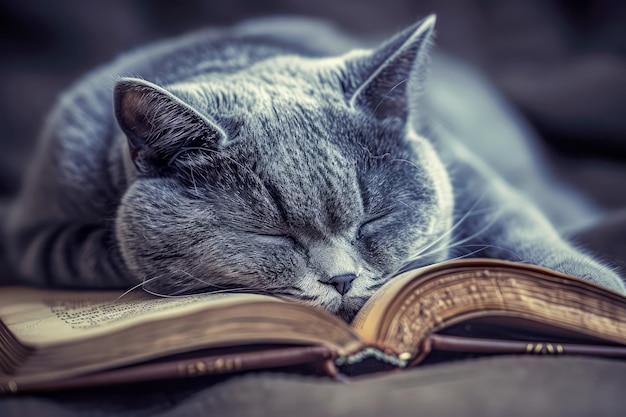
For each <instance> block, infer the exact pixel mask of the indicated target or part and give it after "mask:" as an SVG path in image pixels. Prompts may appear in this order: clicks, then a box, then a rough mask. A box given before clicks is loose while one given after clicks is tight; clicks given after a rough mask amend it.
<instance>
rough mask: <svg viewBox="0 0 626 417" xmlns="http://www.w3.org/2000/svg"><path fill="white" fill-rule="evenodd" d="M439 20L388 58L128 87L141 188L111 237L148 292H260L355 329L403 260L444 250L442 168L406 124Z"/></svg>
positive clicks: (277, 64) (122, 96)
mask: <svg viewBox="0 0 626 417" xmlns="http://www.w3.org/2000/svg"><path fill="white" fill-rule="evenodd" d="M433 24H434V17H430V18H427V19H425V20H424V21H422V22H420V23H418V24H416V25H415V26H413V27H411V28H409V29H408V30H406V31H404V32H402V33H400V34H399V35H397V36H396V37H394V38H393V39H391V40H390V41H389V42H387V43H386V44H384V45H382V46H381V47H380V48H378V49H376V50H372V51H366V50H359V51H353V52H350V53H348V54H346V55H343V56H340V57H334V58H323V59H320V58H315V59H314V58H300V57H293V56H289V57H276V58H270V59H267V60H265V61H262V62H260V63H257V64H255V65H253V66H251V67H249V68H247V69H245V70H242V71H239V72H235V73H229V74H212V75H210V76H200V77H197V78H195V79H192V80H187V81H185V82H182V83H177V84H172V85H167V86H164V87H157V86H156V85H153V84H151V83H149V82H146V81H142V80H137V79H123V80H120V81H119V82H118V84H117V86H116V89H115V106H116V115H117V118H118V121H119V124H120V126H121V128H122V130H123V131H124V133H125V134H126V136H127V138H128V145H129V146H128V148H129V155H130V158H131V159H132V161H133V162H134V166H135V167H136V168H135V169H136V171H137V177H136V179H135V180H134V181H133V182H132V184H131V185H130V187H129V189H128V191H127V192H126V194H125V196H124V198H123V201H122V204H121V206H120V208H119V211H118V215H117V220H116V227H117V240H118V242H119V245H120V248H121V251H122V255H123V257H124V259H125V261H126V263H127V266H128V267H129V269H130V270H131V272H132V273H133V274H135V275H136V276H137V278H138V279H140V280H144V281H145V282H146V288H148V289H150V290H152V291H154V292H157V293H161V294H180V293H185V292H198V291H202V290H221V289H228V288H241V289H250V290H252V291H256V292H262V293H269V294H274V295H278V296H281V297H284V298H287V299H292V300H302V301H305V302H307V303H309V304H312V305H315V306H319V307H321V308H324V309H326V310H328V311H330V312H332V313H335V314H338V315H340V316H341V317H343V318H345V319H350V318H351V317H352V316H353V315H354V314H355V313H356V311H358V309H360V307H361V306H362V305H363V303H364V302H365V300H367V298H369V297H370V296H371V295H372V293H373V292H374V291H375V290H376V289H377V288H379V287H380V286H381V285H382V284H383V283H384V282H385V281H387V280H388V279H389V274H391V273H393V272H394V271H397V270H398V268H400V267H401V266H402V265H403V264H404V263H405V262H407V260H410V259H413V258H415V259H417V262H418V263H424V264H427V263H432V262H434V261H437V260H439V259H442V258H444V257H445V256H446V254H445V253H444V252H445V251H439V252H437V251H434V252H436V254H435V255H433V256H430V257H429V256H426V257H421V258H420V256H419V254H420V253H425V252H431V251H432V249H434V248H435V246H438V245H439V244H445V241H446V239H447V237H446V232H447V231H448V230H449V227H450V222H451V212H452V196H451V190H450V184H449V180H448V177H447V175H446V172H445V169H444V167H443V166H442V164H441V162H440V161H439V159H438V157H437V156H436V153H435V152H434V150H433V148H432V146H431V145H430V143H429V142H428V140H427V139H425V138H423V137H421V136H419V135H418V134H417V133H416V129H414V128H413V127H412V125H415V124H418V123H419V117H420V109H419V106H418V101H419V92H420V90H421V83H422V75H423V73H424V66H425V65H426V61H427V56H426V49H427V46H428V43H429V41H430V37H431V33H432V28H433Z"/></svg>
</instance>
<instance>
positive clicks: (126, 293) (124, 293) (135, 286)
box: [116, 277, 160, 300]
mask: <svg viewBox="0 0 626 417" xmlns="http://www.w3.org/2000/svg"><path fill="white" fill-rule="evenodd" d="M158 278H160V277H154V278H150V279H148V280H146V279H145V278H144V280H143V281H142V282H140V283H139V284H137V285H134V286H132V287H130V288H129V289H128V290H126V291H124V292H123V293H122V294H121V295H120V296H119V297H117V298H116V300H120V299H121V298H122V297H124V296H126V295H128V294H130V293H131V292H133V291H134V290H136V289H138V288H140V287H143V285H144V284H145V283H146V282H149V281H154V280H156V279H158ZM142 289H143V288H142Z"/></svg>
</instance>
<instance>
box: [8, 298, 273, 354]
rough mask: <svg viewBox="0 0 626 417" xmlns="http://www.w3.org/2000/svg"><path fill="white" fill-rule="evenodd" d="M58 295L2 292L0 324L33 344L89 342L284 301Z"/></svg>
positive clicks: (27, 343) (20, 338)
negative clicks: (144, 326)
mask: <svg viewBox="0 0 626 417" xmlns="http://www.w3.org/2000/svg"><path fill="white" fill-rule="evenodd" d="M122 294H124V292H123V291H106V292H105V291H97V292H93V291H54V290H37V289H31V288H10V287H9V288H0V320H2V322H3V323H4V324H5V325H6V326H7V327H8V328H9V330H10V331H11V332H12V333H13V334H14V335H15V337H16V338H17V339H18V340H19V341H20V342H22V343H24V344H26V345H31V346H41V345H44V344H53V343H54V344H57V343H66V342H70V341H76V340H79V339H83V338H89V337H93V336H96V335H101V334H105V333H108V332H112V331H116V330H119V329H121V328H125V327H128V326H132V325H136V324H139V323H145V322H149V321H154V320H159V319H164V318H173V317H176V316H183V315H186V314H190V313H193V312H196V311H199V310H213V309H219V308H221V307H224V306H228V305H232V304H235V303H247V302H255V301H260V300H263V301H268V300H270V301H272V300H275V301H276V302H282V301H280V300H278V299H276V298H273V297H268V296H264V295H256V294H224V293H222V294H198V295H190V296H181V297H168V298H161V297H155V296H151V295H149V294H146V293H144V292H141V291H138V292H134V293H130V294H126V295H124V296H121V295H122Z"/></svg>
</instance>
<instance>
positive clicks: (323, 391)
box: [0, 357, 626, 417]
mask: <svg viewBox="0 0 626 417" xmlns="http://www.w3.org/2000/svg"><path fill="white" fill-rule="evenodd" d="M166 387H167V389H165V388H163V387H152V389H151V390H150V391H146V390H145V389H144V390H139V389H133V388H123V389H121V388H117V389H115V388H112V389H108V390H104V389H103V390H99V392H97V393H90V392H88V391H87V392H78V393H75V394H74V395H61V396H39V397H37V396H33V397H21V398H8V399H4V400H2V401H0V415H2V416H14V415H15V416H27V415H33V416H47V417H56V416H59V417H61V416H109V415H115V416H162V417H166V416H167V417H183V416H193V417H196V416H204V415H206V416H209V415H215V416H237V417H245V416H298V417H316V416H359V417H368V416H372V417H379V416H409V415H414V416H418V415H420V416H422V415H423V416H481V417H483V416H553V417H558V416H568V417H574V416H623V415H624V411H623V410H624V408H625V407H626V396H625V395H624V387H626V362H612V361H608V360H599V359H589V358H588V359H583V358H575V357H562V358H548V357H524V358H519V357H500V358H488V359H480V360H473V361H462V362H454V363H446V364H441V365H433V366H429V367H424V368H418V369H414V370H411V371H406V372H400V373H394V374H388V375H383V376H378V377H368V378H364V379H362V380H359V381H355V382H353V383H349V384H341V383H334V382H332V381H328V380H326V379H315V378H311V377H296V376H293V375H281V374H250V375H245V376H239V377H234V378H231V379H229V380H227V381H224V382H222V383H219V384H216V385H213V386H210V387H208V388H204V389H202V388H199V387H194V388H189V387H187V388H185V389H181V388H180V387H176V386H173V385H171V384H170V385H166Z"/></svg>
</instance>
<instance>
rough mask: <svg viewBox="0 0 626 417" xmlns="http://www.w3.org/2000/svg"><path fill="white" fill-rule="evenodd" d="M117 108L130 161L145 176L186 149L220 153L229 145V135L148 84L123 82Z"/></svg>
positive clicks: (118, 86)
mask: <svg viewBox="0 0 626 417" xmlns="http://www.w3.org/2000/svg"><path fill="white" fill-rule="evenodd" d="M114 106H115V116H116V118H117V121H118V124H119V125H120V128H121V129H122V131H123V132H124V134H125V135H126V137H127V139H128V148H129V151H130V157H131V159H132V161H133V163H134V164H135V166H136V167H137V169H138V170H139V172H142V173H146V174H148V173H153V172H157V171H159V170H160V169H163V168H164V167H166V166H168V165H169V163H170V161H172V159H173V158H174V157H175V156H176V155H177V154H178V153H179V152H180V151H181V150H184V149H185V148H190V147H192V148H206V149H216V148H218V147H219V146H221V145H222V144H224V143H225V141H226V133H225V132H224V130H222V129H221V128H220V127H219V126H218V125H217V124H215V123H214V122H212V121H210V120H208V119H207V118H206V117H205V116H203V115H201V114H200V113H198V112H197V111H196V110H195V109H193V108H192V107H191V106H189V105H188V104H186V103H185V102H183V101H182V100H181V99H179V98H178V97H176V96H175V95H173V94H172V93H170V92H169V91H167V90H165V89H163V88H161V87H159V86H157V85H155V84H152V83H150V82H148V81H145V80H141V79H136V78H123V79H121V80H119V81H118V82H117V84H116V85H115V90H114Z"/></svg>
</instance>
